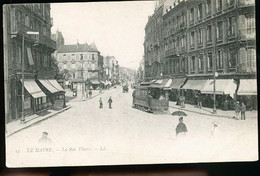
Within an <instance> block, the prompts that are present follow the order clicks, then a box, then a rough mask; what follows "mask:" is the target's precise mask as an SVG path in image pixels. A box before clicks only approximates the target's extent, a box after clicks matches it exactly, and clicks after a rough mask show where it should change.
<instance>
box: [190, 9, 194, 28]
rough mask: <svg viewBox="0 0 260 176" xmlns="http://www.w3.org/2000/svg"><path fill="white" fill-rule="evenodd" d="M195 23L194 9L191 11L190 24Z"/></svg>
mask: <svg viewBox="0 0 260 176" xmlns="http://www.w3.org/2000/svg"><path fill="white" fill-rule="evenodd" d="M193 23H194V8H191V9H190V24H193Z"/></svg>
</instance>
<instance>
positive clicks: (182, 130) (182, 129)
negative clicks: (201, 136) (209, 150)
mask: <svg viewBox="0 0 260 176" xmlns="http://www.w3.org/2000/svg"><path fill="white" fill-rule="evenodd" d="M186 132H188V130H187V127H186V125H185V124H184V123H183V117H182V116H181V117H180V118H179V124H178V125H177V127H176V136H177V135H178V134H179V133H184V134H186Z"/></svg>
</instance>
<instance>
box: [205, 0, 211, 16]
mask: <svg viewBox="0 0 260 176" xmlns="http://www.w3.org/2000/svg"><path fill="white" fill-rule="evenodd" d="M206 14H207V15H210V14H211V0H207V2H206Z"/></svg>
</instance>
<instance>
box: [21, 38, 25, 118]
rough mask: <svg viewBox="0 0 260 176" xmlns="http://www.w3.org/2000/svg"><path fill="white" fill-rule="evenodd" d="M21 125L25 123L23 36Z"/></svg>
mask: <svg viewBox="0 0 260 176" xmlns="http://www.w3.org/2000/svg"><path fill="white" fill-rule="evenodd" d="M21 123H25V118H24V34H23V35H22V117H21Z"/></svg>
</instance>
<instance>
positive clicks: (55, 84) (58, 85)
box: [48, 79, 65, 92]
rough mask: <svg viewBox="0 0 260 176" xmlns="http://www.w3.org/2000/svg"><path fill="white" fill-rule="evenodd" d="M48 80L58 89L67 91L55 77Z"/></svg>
mask: <svg viewBox="0 0 260 176" xmlns="http://www.w3.org/2000/svg"><path fill="white" fill-rule="evenodd" d="M48 82H49V83H50V84H51V85H52V86H53V87H55V88H56V89H57V90H58V91H62V92H65V91H64V89H63V88H62V87H61V85H60V84H59V83H58V82H57V81H56V80H55V79H49V80H48Z"/></svg>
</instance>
